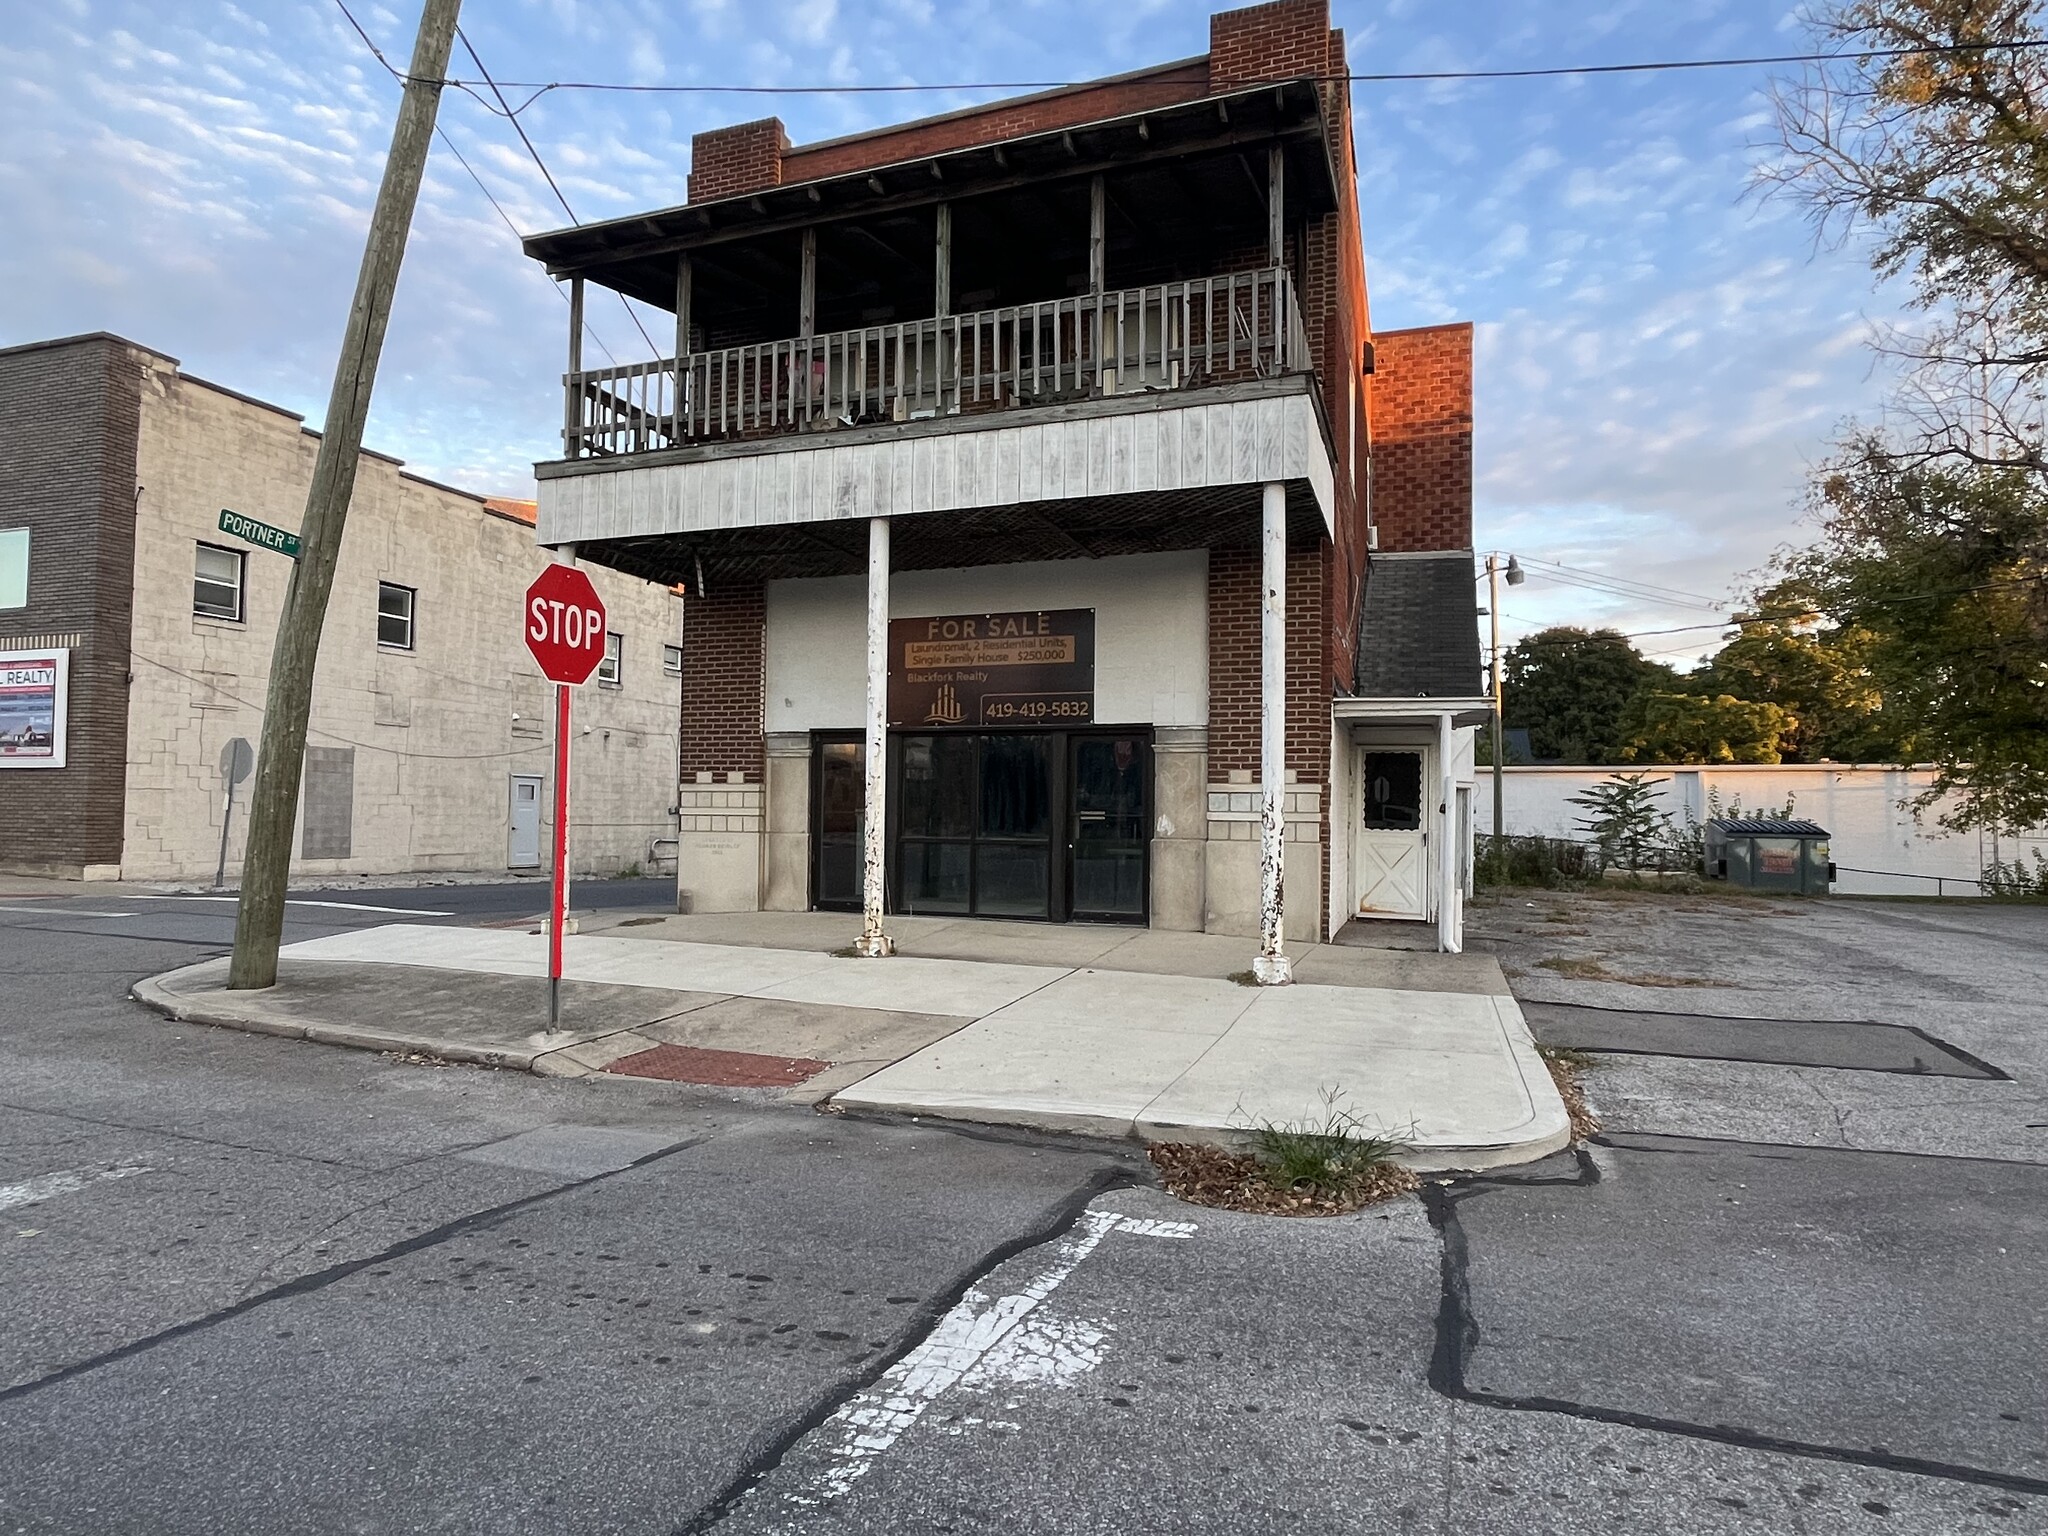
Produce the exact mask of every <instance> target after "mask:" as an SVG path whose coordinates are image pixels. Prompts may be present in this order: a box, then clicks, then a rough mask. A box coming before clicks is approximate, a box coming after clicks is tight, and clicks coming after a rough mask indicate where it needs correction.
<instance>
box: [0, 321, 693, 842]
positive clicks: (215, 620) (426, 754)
mask: <svg viewBox="0 0 2048 1536" xmlns="http://www.w3.org/2000/svg"><path fill="white" fill-rule="evenodd" d="M0 433H4V434H5V438H6V440H7V441H6V453H5V455H4V465H0V530H12V531H20V532H21V533H23V534H24V537H23V538H21V539H19V540H17V541H16V543H17V544H18V545H20V546H23V547H25V551H26V553H25V557H24V559H25V564H26V577H25V580H24V581H23V582H22V583H20V586H21V596H22V597H23V598H24V601H22V602H21V603H20V604H19V605H17V606H16V607H14V608H12V609H7V608H4V607H0V657H5V656H9V655H12V656H17V657H21V658H25V659H35V658H34V657H33V656H32V654H31V653H38V652H41V653H48V654H51V655H61V656H62V657H63V658H64V661H63V668H62V670H63V673H64V677H65V689H64V694H65V697H64V698H63V699H62V700H61V704H62V714H63V720H64V727H65V729H64V751H63V753H62V754H61V766H60V765H58V764H54V763H53V764H48V765H47V766H43V765H40V764H39V765H38V766H37V767H31V766H29V764H28V763H27V761H25V760H22V761H20V762H19V765H18V766H17V763H16V760H7V759H0V763H4V765H5V766H4V767H0V867H6V868H10V869H29V870H39V871H45V872H52V873H64V874H73V875H84V876H87V877H100V878H117V877H118V878H124V879H131V880H177V881H185V880H196V879H211V878H212V877H213V875H214V873H215V871H216V867H217V865H218V863H219V861H220V859H221V855H222V837H221V832H222V822H223V813H224V810H225V809H226V807H225V793H224V791H225V784H224V780H223V775H222V772H221V757H222V752H223V749H224V748H225V747H226V746H227V744H228V743H229V742H230V741H232V740H233V739H235V738H238V737H239V738H241V739H243V740H245V741H247V742H249V743H250V744H251V745H252V746H255V745H256V744H258V743H259V742H260V740H261V736H262V725H263V704H264V698H265V692H266V688H267V685H268V674H269V667H270V652H271V645H272V641H273V638H274V635H275V631H276V625H277V619H278V615H279V612H280V610H281V608H282V605H283V601H284V595H285V591H286V585H287V583H288V581H289V580H290V577H291V571H292V560H291V557H290V556H289V555H287V554H284V553H280V552H276V551H273V550H270V549H267V548H263V547H261V546H260V545H258V544H254V543H251V542H248V541H246V540H245V539H242V538H239V537H237V536H236V535H235V534H234V533H230V532H223V531H222V528H221V524H222V514H223V512H232V513H234V514H237V515H239V516H240V517H242V518H247V519H252V520H253V521H254V522H256V523H261V524H267V525H270V526H271V527H274V528H279V529H284V530H286V531H290V532H295V531H296V530H297V527H298V522H299V517H300V514H301V511H302V509H303V507H304V504H305V498H306V492H307V487H308V486H309V484H310V483H311V479H312V474H313V464H314V459H315V456H316V453H317V451H318V447H319V440H318V434H316V433H314V432H312V431H311V430H309V429H308V428H306V427H305V426H304V424H303V422H302V420H301V419H300V418H299V417H298V416H296V415H294V414H292V413H291V412H289V411H284V410H281V409H279V408H277V407H274V406H270V405H267V404H264V403H263V402H261V401H256V400H252V399H249V398H247V397H245V396H242V395H238V394H236V393H234V392H233V391H231V390H227V389H223V388H221V387H220V386H218V385H214V384H209V383H206V382H204V381H202V380H199V379H195V378H192V377H191V376H189V375H187V374H185V373H183V372H181V371H180V369H179V367H178V365H177V363H176V361H175V360H174V359H172V358H168V357H165V356H163V355H162V354H160V353H156V352H152V351H150V350H149V349H147V348H144V347H140V346H136V345H134V344H132V343H129V342H126V341H122V340H120V339H118V338H115V337H109V336H91V337H82V338H75V339H72V340H67V341H61V342H51V343H44V344H39V345H36V346H31V347H22V348H14V349H10V350H8V351H5V352H0ZM10 547H12V546H10ZM548 558H549V556H548V554H547V552H545V551H543V550H541V549H540V548H538V547H537V546H536V544H535V542H534V535H533V507H532V504H531V503H528V502H508V501H492V500H487V499H486V498H484V497H481V496H476V495H472V494H469V493H466V492H463V491H458V490H454V489H452V488H450V487H447V486H443V485H438V484H435V483H434V482H432V481H429V480H425V479H423V478H421V477H420V476H417V475H413V474H409V473H407V472H406V471H405V470H404V468H403V467H402V465H401V464H400V463H399V461H397V460H395V459H391V458H388V457H385V456H383V455H380V454H375V453H369V452H365V453H364V455H363V457H362V462H361V465H360V467H359V470H358V475H357V480H356V489H355V498H354V501H353V504H352V506H351V509H350V515H349V524H348V532H347V536H346V539H345V541H344V545H343V551H342V556H341V561H340V565H339V568H338V570H337V572H336V576H335V584H334V592H333V597H332V600H331V603H330V605H329V609H328V615H327V624H326V629H325V632H324V635H323V639H322V645H321V654H320V663H319V668H318V671H317V674H316V678H315V685H314V699H313V717H312V724H311V730H310V732H309V735H308V746H307V760H306V770H305V778H304V781H303V787H302V794H301V802H300V813H299V827H298V830H297V835H296V838H295V842H294V852H295V859H294V865H293V869H294V874H295V876H298V877H307V878H317V877H324V876H348V875H377V874H401V873H404V874H418V873H430V872H439V871H446V872H458V871H461V872H468V871H504V870H508V869H511V870H518V869H535V870H537V869H541V868H544V867H546V865H547V864H548V863H549V861H550V856H551V849H552V841H553V840H552V836H551V830H552V827H551V817H552V804H553V792H554V785H553V754H552V744H553V708H552V704H553V698H552V687H551V685H549V684H548V683H547V682H546V681H545V680H544V679H543V678H542V677H541V675H540V673H539V671H538V669H537V668H536V667H535V666H534V664H533V661H532V659H531V658H530V657H529V656H528V655H527V653H526V648H525V645H524V643H523V641H522V639H521V603H520V599H521V595H522V593H523V592H524V591H525V589H526V586H527V584H528V583H529V582H530V581H531V580H532V579H533V577H534V575H535V574H536V573H537V572H538V571H539V570H540V569H541V568H542V566H543V565H544V564H545V563H546V562H547V560H548ZM591 574H592V576H593V579H594V580H595V582H596V585H597V587H598V590H599V592H600V594H601V595H602V597H603V599H604V602H605V607H606V610H607V614H608V617H609V624H608V628H609V630H610V635H609V639H608V645H609V648H610V650H609V654H608V657H607V660H606V663H605V666H604V668H603V669H602V670H601V673H600V677H599V678H598V679H597V680H595V681H593V682H592V683H590V684H588V685H586V686H585V687H583V688H581V689H578V690H577V696H576V699H575V717H574V727H573V731H574V735H573V747H572V752H573V759H572V779H571V784H572V811H571V816H570V867H571V869H572V870H573V871H574V872H575V873H577V874H581V875H593V874H595V875H612V874H616V873H619V872H620V871H622V870H628V869H638V870H641V871H645V872H650V873H651V872H655V871H657V870H658V871H660V872H662V873H667V872H669V871H671V870H672V869H673V863H674V856H675V837H676V830H677V826H676V817H675V804H676V772H675V769H676V730H677V716H678V705H679V689H680V673H681V653H680V649H679V642H680V623H681V619H680V610H681V599H680V598H678V597H677V596H676V595H675V594H674V593H673V592H672V591H671V590H669V589H668V588H666V587H663V586H658V585H655V584H652V583H649V582H646V581H641V580H638V579H636V578H633V577H630V576H625V575H621V574H619V573H617V572H614V571H609V570H595V571H593V572H592V573H591ZM0 591H4V589H0ZM0 664H4V663H0ZM36 675H40V674H36ZM55 702H57V701H53V703H55ZM10 770H11V771H10ZM252 787H253V780H252V781H251V782H250V783H248V784H245V785H243V786H242V788H241V789H240V790H239V791H237V794H238V796H241V795H246V794H247V793H248V791H249V790H250V788H252ZM245 827H246V817H245V816H244V814H243V807H242V806H241V805H240V804H237V805H236V806H235V807H234V810H233V813H232V816H231V817H230V818H229V822H228V837H227V841H226V875H227V879H228V880H229V881H230V882H232V881H233V880H235V879H236V877H237V875H238V872H239V865H240V859H241V855H242V848H243V836H244V831H245Z"/></svg>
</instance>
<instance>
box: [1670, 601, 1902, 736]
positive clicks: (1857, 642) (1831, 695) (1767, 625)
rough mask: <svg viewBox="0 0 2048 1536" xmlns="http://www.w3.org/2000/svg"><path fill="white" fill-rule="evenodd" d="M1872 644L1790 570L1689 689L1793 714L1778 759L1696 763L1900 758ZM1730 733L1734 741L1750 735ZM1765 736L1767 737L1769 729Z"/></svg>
mask: <svg viewBox="0 0 2048 1536" xmlns="http://www.w3.org/2000/svg"><path fill="white" fill-rule="evenodd" d="M1872 640H1873V636H1872V634H1871V632H1870V630H1869V629H1868V628H1867V627H1865V626H1864V625H1862V624H1854V623H1851V624H1838V623H1836V622H1834V621H1833V620H1831V619H1830V618H1829V617H1828V616H1827V615H1826V614H1825V613H1823V612H1822V611H1821V608H1820V599H1819V597H1818V595H1817V594H1816V592H1815V591H1814V589H1813V586H1812V583H1811V582H1808V581H1805V580H1801V579H1798V578H1794V577H1790V576H1787V577H1784V578H1783V579H1781V580H1779V581H1777V582H1774V583H1772V584H1771V585H1770V586H1767V587H1765V588H1763V589H1762V590H1761V591H1759V592H1757V593H1756V594H1755V596H1754V598H1753V599H1752V600H1751V607H1750V609H1749V611H1747V612H1746V613H1744V614H1742V615H1741V616H1739V618H1738V620H1737V628H1736V629H1735V630H1734V631H1733V632H1732V634H1731V636H1730V638H1729V641H1728V643H1727V644H1726V645H1724V646H1723V647H1722V648H1721V649H1720V650H1719V651H1718V652H1716V653H1715V655H1714V656H1713V658H1712V659H1711V660H1709V661H1708V662H1707V663H1706V664H1705V665H1703V666H1701V667H1700V668H1698V669H1697V670H1695V671H1693V672H1691V673H1689V674H1688V675H1687V677H1686V691H1687V692H1689V693H1693V694H1696V695H1698V696H1700V697H1701V698H1702V699H1705V700H1713V699H1718V698H1724V697H1725V698H1732V699H1739V700H1744V701H1747V702H1748V703H1751V704H1774V705H1776V706H1777V707H1778V708H1779V709H1780V710H1782V711H1783V712H1784V715H1785V720H1784V723H1783V726H1782V728H1781V729H1779V730H1778V731H1777V732H1776V739H1775V741H1774V742H1773V743H1772V745H1771V747H1770V750H1772V751H1775V752H1776V753H1777V754H1778V755H1777V756H1776V757H1770V756H1763V755H1757V756H1741V755H1737V756H1733V757H1725V758H1719V757H1708V758H1701V759H1697V761H1704V762H1716V761H1718V762H1781V761H1782V762H1787V763H1819V762H1836V763H1868V762H1891V761H1896V760H1897V759H1898V758H1899V757H1900V756H1901V755H1902V753H1903V751H1904V743H1903V741H1902V738H1901V733H1900V732H1899V730H1898V728H1897V726H1896V724H1895V722H1894V721H1893V719H1892V717H1891V716H1890V715H1888V714H1887V713H1886V712H1885V709H1884V698H1883V694H1882V692H1881V691H1880V690H1879V688H1878V686H1877V680H1876V678H1875V677H1873V676H1872V675H1871V671H1870V647H1871V644H1872ZM1732 724H1733V723H1732V722H1731V726H1732ZM1755 724H1756V726H1758V727H1761V725H1762V724H1763V722H1762V721H1761V720H1758V721H1757V722H1755ZM1725 734H1727V735H1728V736H1729V738H1730V742H1731V746H1732V745H1733V739H1734V737H1736V736H1739V735H1740V734H1741V731H1740V730H1739V729H1737V730H1732V731H1730V732H1727V733H1725ZM1756 739H1757V740H1758V741H1759V743H1761V740H1762V735H1761V732H1760V731H1759V734H1758V736H1757V738H1756ZM1639 757H1640V754H1639ZM1643 760H1647V759H1643ZM1688 760H1689V761H1690V760H1691V759H1688Z"/></svg>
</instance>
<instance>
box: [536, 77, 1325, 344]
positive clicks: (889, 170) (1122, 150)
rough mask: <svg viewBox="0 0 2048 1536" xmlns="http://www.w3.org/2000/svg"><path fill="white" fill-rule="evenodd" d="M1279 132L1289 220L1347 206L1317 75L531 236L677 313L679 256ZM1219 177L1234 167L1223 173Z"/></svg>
mask: <svg viewBox="0 0 2048 1536" xmlns="http://www.w3.org/2000/svg"><path fill="white" fill-rule="evenodd" d="M1275 139H1278V140H1279V141H1280V142H1281V144H1282V145H1283V147H1284V149H1285V152H1286V156H1287V194H1286V200H1287V207H1286V210H1285V215H1286V219H1287V222H1288V223H1289V224H1290V225H1293V224H1295V223H1297V222H1299V221H1300V220H1303V219H1306V218H1313V217H1317V216H1320V215H1322V214H1325V213H1328V212H1330V211H1331V210H1333V209H1334V208H1335V207H1336V206H1337V187H1338V183H1337V171H1336V167H1335V166H1334V164H1333V163H1332V161H1331V159H1330V153H1329V141H1328V135H1327V133H1326V132H1325V128H1324V122H1323V114H1322V105H1321V100H1320V95H1319V92H1318V89H1317V87H1316V85H1315V84H1314V83H1313V82H1311V81H1307V80H1292V81H1284V82H1280V83H1277V84H1267V85H1258V86H1252V87H1249V88H1247V89H1245V90H1241V91H1231V92H1223V93H1218V94H1216V95H1212V96H1205V97H1202V98H1200V99H1198V100H1194V101H1185V102H1176V103H1173V104H1171V105H1166V106H1160V107H1154V108H1148V109H1146V110H1144V111H1141V112H1133V113H1128V114H1125V115H1122V116H1118V117H1112V118H1105V119H1103V120H1101V121H1099V122H1094V123H1084V124H1080V125H1077V126H1074V127H1071V128H1060V129H1054V130H1051V131H1048V132H1044V133H1036V134H1028V135H1024V136H1022V137H1018V138H1014V139H1008V140H1004V141H1002V142H1000V143H994V144H983V145H977V146H973V147H970V148H964V149H952V150H945V151H942V152H940V153H937V154H932V155H925V156H920V157H917V158H915V159H910V160H904V161H900V162H897V163H895V164H892V165H886V166H879V167H874V168H871V169H862V170H857V171H850V172H847V173H844V174H841V175H837V176H827V177H821V178H819V179H816V180H811V181H801V182H791V183H786V184H784V185H782V186H779V187H771V188H767V189H764V190H762V191H759V192H747V193H741V194H738V195H736V196H733V197H727V198H720V199H717V200H715V201H712V202H706V203H693V204H686V205H683V206H680V207H675V208H666V209H661V210H658V211H655V212H652V213H644V214H634V215H631V216H630V217H627V218H622V219H611V220H607V221H606V222H604V223H600V224H585V225H582V226H580V227H578V228H574V229H563V230H553V231H550V232H547V233H544V234H537V235H531V236H529V237H528V238H527V239H526V241H525V250H526V254H527V255H529V256H531V257H533V258H535V259H536V260H539V261H543V262H545V263H546V264H547V268H548V271H549V272H550V273H551V274H554V275H557V276H570V275H576V276H582V277H586V278H589V279H591V280H592V281H595V282H598V283H602V284H603V285H605V286H606V287H610V288H615V289H617V290H619V291H620V292H622V293H626V294H630V295H631V296H633V297H634V298H637V299H641V300H643V301H644V302H646V303H648V304H651V305H654V306H656V307H658V308H662V309H668V308H671V307H673V305H674V303H675V258H676V256H678V255H679V254H681V253H683V252H685V251H694V250H698V249H701V248H703V247H707V246H715V245H722V244H726V243H729V242H732V241H735V240H743V239H747V238H749V237H754V236H760V235H767V234H773V233H777V232H781V231H789V230H796V229H801V228H804V227H806V226H811V225H824V224H830V223H834V222H837V221H840V220H844V219H852V218H859V217H865V216H873V215H875V214H878V213H886V212H892V211H898V210H903V209H909V208H916V207H924V206H929V205H931V204H933V203H937V202H941V201H945V200H949V199H956V198H963V197H970V196H975V195H978V194H983V193H990V192H999V191H1003V190H1006V189H1012V188H1022V187H1027V186H1032V185H1043V184H1046V183H1049V182H1056V181H1064V180H1067V179H1069V178H1077V177H1087V176H1090V175H1093V174H1094V173H1096V172H1098V171H1115V170H1118V169H1123V168H1129V167H1133V166H1138V165H1143V164H1145V163H1148V162H1155V161H1162V160H1169V159H1171V160H1184V159H1188V158H1190V157H1201V156H1203V155H1209V156H1212V157H1214V156H1216V155H1218V154H1219V152H1223V151H1228V150H1231V149H1236V148H1251V147H1253V146H1256V145H1263V144H1267V143H1271V142H1272V141H1274V140H1275ZM1218 174H1228V173H1227V172H1226V171H1219V172H1218Z"/></svg>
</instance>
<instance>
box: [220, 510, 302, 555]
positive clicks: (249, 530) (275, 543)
mask: <svg viewBox="0 0 2048 1536" xmlns="http://www.w3.org/2000/svg"><path fill="white" fill-rule="evenodd" d="M220 531H221V532H222V533H226V534H232V535H233V536H234V537H236V538H238V539H245V540H247V541H248V542H249V543H251V544H254V545H255V546H256V547H257V548H258V549H274V550H276V551H277V552H278V553H279V554H280V555H290V556H291V557H292V558H293V559H294V560H296V559H298V558H299V536H298V535H297V534H296V533H286V532H285V531H284V530H283V529H282V528H273V527H271V526H270V524H268V523H259V522H257V521H256V519H255V518H253V517H244V516H242V514H241V513H239V512H230V511H229V510H228V509H227V508H226V507H222V508H221V509H220Z"/></svg>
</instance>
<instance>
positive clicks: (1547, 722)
mask: <svg viewBox="0 0 2048 1536" xmlns="http://www.w3.org/2000/svg"><path fill="white" fill-rule="evenodd" d="M1677 676H1678V674H1677V673H1675V672H1673V671H1672V670H1671V668H1669V667H1667V666H1664V665H1663V664H1661V663H1659V662H1654V661H1651V660H1649V659H1647V658H1646V657H1644V656H1643V655H1642V654H1641V653H1640V652H1638V651H1637V650H1636V648H1635V647H1634V646H1633V645H1631V644H1629V642H1628V639H1627V637H1626V636H1624V635H1622V634H1620V633H1619V632H1618V631H1615V630H1612V629H1597V630H1584V629H1577V628H1573V627H1571V626H1569V625H1557V626H1554V627H1552V628H1550V629H1543V630H1538V631H1537V632H1536V633H1535V634H1533V635H1530V636H1528V637H1526V638H1525V639H1522V640H1519V641H1517V642H1516V643H1515V644H1514V645H1511V646H1509V647H1508V649H1507V652H1506V654H1505V656H1504V657H1503V658H1502V680H1503V684H1504V689H1505V697H1504V699H1503V713H1504V715H1505V717H1506V722H1507V726H1508V728H1509V729H1510V730H1513V729H1517V728H1522V727H1526V728H1527V729H1528V732H1529V744H1530V746H1531V747H1532V748H1533V749H1534V751H1535V754H1536V756H1537V757H1538V758H1539V759H1545V760H1557V761H1562V762H1567V763H1616V762H1620V761H1621V760H1622V759H1621V756H1620V754H1621V751H1622V748H1623V747H1624V746H1625V745H1626V743H1627V733H1626V730H1625V729H1624V726H1623V717H1624V715H1625V713H1626V711H1627V710H1628V707H1629V702H1630V700H1632V699H1633V698H1634V697H1635V696H1636V694H1637V693H1639V692H1641V691H1643V690H1644V689H1645V688H1648V687H1664V688H1669V687H1673V686H1675V684H1676V680H1677Z"/></svg>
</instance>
